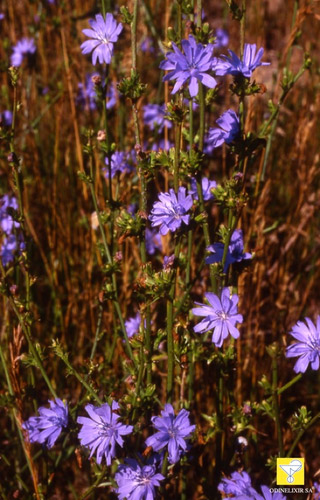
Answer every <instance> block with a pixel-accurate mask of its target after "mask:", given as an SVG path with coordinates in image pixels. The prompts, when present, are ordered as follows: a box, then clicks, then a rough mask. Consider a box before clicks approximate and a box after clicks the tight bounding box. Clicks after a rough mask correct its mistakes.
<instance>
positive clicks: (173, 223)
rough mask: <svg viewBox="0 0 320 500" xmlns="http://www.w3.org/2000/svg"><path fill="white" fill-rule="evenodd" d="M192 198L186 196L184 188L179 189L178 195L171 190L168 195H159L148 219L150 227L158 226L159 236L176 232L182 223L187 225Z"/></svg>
mask: <svg viewBox="0 0 320 500" xmlns="http://www.w3.org/2000/svg"><path fill="white" fill-rule="evenodd" d="M192 203H193V202H192V196H191V195H186V188H185V187H181V186H180V187H179V190H178V195H176V193H175V192H174V190H173V189H170V190H169V193H160V194H159V201H156V202H155V203H154V205H153V207H152V210H151V214H150V215H149V219H150V221H151V224H152V227H156V226H160V229H159V231H160V234H162V235H164V234H167V233H168V231H172V232H174V231H176V230H177V229H179V227H180V226H181V224H182V223H184V224H186V225H188V224H189V220H190V215H189V214H188V213H187V212H188V210H190V208H191V207H192Z"/></svg>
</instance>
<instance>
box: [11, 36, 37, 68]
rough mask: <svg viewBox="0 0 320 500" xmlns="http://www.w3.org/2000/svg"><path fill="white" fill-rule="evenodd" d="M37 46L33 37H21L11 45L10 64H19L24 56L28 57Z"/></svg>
mask: <svg viewBox="0 0 320 500" xmlns="http://www.w3.org/2000/svg"><path fill="white" fill-rule="evenodd" d="M36 50H37V48H36V46H35V43H34V39H33V38H22V40H19V41H18V42H17V43H16V45H15V46H14V47H13V53H12V54H11V59H10V61H11V66H21V64H22V61H23V59H24V57H25V56H27V57H30V56H32V55H33V54H34V53H35V52H36Z"/></svg>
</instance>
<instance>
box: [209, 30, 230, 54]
mask: <svg viewBox="0 0 320 500" xmlns="http://www.w3.org/2000/svg"><path fill="white" fill-rule="evenodd" d="M215 35H216V39H215V41H214V44H213V45H214V47H215V48H218V49H220V48H222V47H226V46H227V45H228V43H229V35H228V33H227V31H226V30H223V29H222V28H217V29H216V33H215Z"/></svg>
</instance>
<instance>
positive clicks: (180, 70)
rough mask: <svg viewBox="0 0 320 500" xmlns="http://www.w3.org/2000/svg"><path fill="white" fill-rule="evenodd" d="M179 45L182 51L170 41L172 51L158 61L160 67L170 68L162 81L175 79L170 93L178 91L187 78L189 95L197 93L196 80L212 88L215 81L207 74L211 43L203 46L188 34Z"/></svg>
mask: <svg viewBox="0 0 320 500" xmlns="http://www.w3.org/2000/svg"><path fill="white" fill-rule="evenodd" d="M181 45H182V49H183V51H184V53H183V52H181V50H180V49H179V48H178V47H177V46H176V44H175V43H172V47H173V52H168V53H167V54H166V60H164V61H162V62H161V63H160V68H161V69H164V70H170V73H168V74H167V75H166V76H165V77H164V78H163V81H167V80H176V83H175V85H174V87H173V90H172V94H175V93H176V92H178V90H179V89H180V88H181V87H182V85H184V83H186V82H187V81H188V80H189V85H188V86H189V92H190V96H191V97H195V96H196V95H197V94H198V90H199V85H198V81H200V82H201V83H203V85H205V86H206V87H209V88H211V89H212V88H214V87H215V86H216V85H217V82H216V80H215V79H214V78H213V77H212V76H211V75H209V74H208V71H210V70H211V67H212V60H211V59H212V51H213V45H212V44H208V45H207V46H206V47H204V46H203V45H202V44H201V43H197V42H196V40H195V38H194V37H193V36H192V35H189V38H188V40H182V42H181Z"/></svg>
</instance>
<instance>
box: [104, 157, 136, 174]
mask: <svg viewBox="0 0 320 500" xmlns="http://www.w3.org/2000/svg"><path fill="white" fill-rule="evenodd" d="M104 161H105V164H106V165H108V164H109V160H108V158H107V157H106V158H105V160H104ZM103 172H104V174H105V175H106V177H107V178H108V177H109V170H108V168H104V169H103ZM129 172H132V165H130V163H129V155H128V154H127V153H124V152H123V151H115V152H114V153H113V154H112V156H111V177H114V176H115V175H116V174H117V173H119V174H122V173H129Z"/></svg>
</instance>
